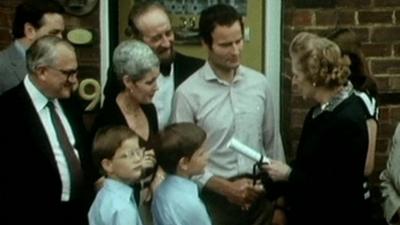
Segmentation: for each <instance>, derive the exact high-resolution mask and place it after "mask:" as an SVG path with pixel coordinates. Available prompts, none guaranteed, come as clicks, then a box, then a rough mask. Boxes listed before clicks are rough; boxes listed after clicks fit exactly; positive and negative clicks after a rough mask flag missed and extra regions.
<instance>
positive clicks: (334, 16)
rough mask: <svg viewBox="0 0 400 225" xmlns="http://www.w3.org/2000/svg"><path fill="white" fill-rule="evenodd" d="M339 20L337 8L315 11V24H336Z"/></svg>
mask: <svg viewBox="0 0 400 225" xmlns="http://www.w3.org/2000/svg"><path fill="white" fill-rule="evenodd" d="M337 21H338V13H337V10H318V11H316V12H315V25H317V26H334V25H336V24H337Z"/></svg>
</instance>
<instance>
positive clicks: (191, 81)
mask: <svg viewBox="0 0 400 225" xmlns="http://www.w3.org/2000/svg"><path fill="white" fill-rule="evenodd" d="M203 68H204V66H202V67H200V68H199V69H198V70H196V71H195V72H194V73H193V74H192V75H190V76H189V77H188V78H187V79H186V80H185V81H183V82H182V84H181V85H179V87H177V89H176V92H181V91H183V90H185V92H188V91H191V90H193V89H194V87H198V85H199V83H200V82H201V81H202V80H204V78H203V77H202V71H203V70H202V69H203Z"/></svg>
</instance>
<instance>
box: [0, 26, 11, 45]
mask: <svg viewBox="0 0 400 225" xmlns="http://www.w3.org/2000/svg"><path fill="white" fill-rule="evenodd" d="M11 41H12V40H11V31H10V30H8V29H0V43H1V44H10V43H11Z"/></svg>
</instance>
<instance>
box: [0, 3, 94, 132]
mask: <svg viewBox="0 0 400 225" xmlns="http://www.w3.org/2000/svg"><path fill="white" fill-rule="evenodd" d="M21 2H22V0H7V1H5V0H1V1H0V50H1V49H3V48H5V47H7V46H8V45H9V44H10V43H11V42H12V35H11V26H12V21H13V18H14V10H15V8H16V6H17V5H18V4H20V3H21ZM64 19H65V25H66V27H65V28H66V32H65V33H67V32H68V31H69V30H71V29H74V28H85V29H88V30H90V31H92V34H93V37H94V38H93V42H92V43H90V44H87V45H79V46H75V48H76V52H77V57H78V63H79V75H78V77H79V80H80V81H82V80H84V79H87V78H94V79H95V80H97V81H99V80H100V25H99V24H100V22H99V4H97V6H96V8H95V9H94V10H93V11H92V12H90V13H89V14H86V15H83V16H80V17H76V16H72V15H68V14H66V15H65V16H64ZM64 37H65V34H64ZM88 88H89V89H90V86H89V87H88ZM92 91H93V90H87V92H88V93H90V92H92ZM81 101H82V104H83V105H84V106H87V105H89V104H90V102H91V101H88V100H83V99H81ZM95 109H96V108H95ZM92 120H93V115H92V111H87V113H86V114H85V122H86V125H87V126H88V127H89V126H90V124H91V123H92Z"/></svg>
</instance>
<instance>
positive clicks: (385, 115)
mask: <svg viewBox="0 0 400 225" xmlns="http://www.w3.org/2000/svg"><path fill="white" fill-rule="evenodd" d="M379 121H380V122H384V123H389V122H390V107H388V106H380V107H379Z"/></svg>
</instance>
